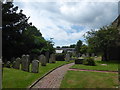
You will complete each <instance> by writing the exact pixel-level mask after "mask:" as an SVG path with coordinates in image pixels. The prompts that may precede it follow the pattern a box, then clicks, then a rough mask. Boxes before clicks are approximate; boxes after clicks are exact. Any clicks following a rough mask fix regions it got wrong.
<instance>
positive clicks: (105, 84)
mask: <svg viewBox="0 0 120 90" xmlns="http://www.w3.org/2000/svg"><path fill="white" fill-rule="evenodd" d="M117 86H118V74H116V73H102V72H87V71H68V72H67V74H66V75H65V77H64V79H63V80H62V83H61V86H60V88H116V87H117Z"/></svg>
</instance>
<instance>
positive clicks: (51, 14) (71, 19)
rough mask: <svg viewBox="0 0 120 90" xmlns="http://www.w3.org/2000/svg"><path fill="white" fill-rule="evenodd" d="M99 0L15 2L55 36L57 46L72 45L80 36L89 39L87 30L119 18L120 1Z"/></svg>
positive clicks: (47, 35)
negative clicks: (119, 4)
mask: <svg viewBox="0 0 120 90" xmlns="http://www.w3.org/2000/svg"><path fill="white" fill-rule="evenodd" d="M99 1H100V0H97V1H93V2H91V1H89V0H85V1H82V0H81V1H75V2H74V0H73V1H69V2H68V1H63V0H61V1H60V0H56V1H54V0H53V1H50V0H48V1H47V0H45V1H44V2H43V1H41V0H33V1H30V0H19V1H18V2H14V4H15V6H18V7H19V9H22V10H23V13H24V14H25V15H26V16H27V17H29V16H30V19H29V22H32V24H33V25H34V26H36V27H37V28H38V29H39V30H40V32H41V33H42V35H43V37H44V38H45V39H46V40H50V38H53V39H52V41H53V42H54V43H55V46H69V45H71V44H76V43H77V41H78V40H82V41H83V42H84V43H85V40H84V39H85V38H84V37H83V35H84V34H85V33H86V32H87V31H90V30H91V29H93V30H98V29H99V28H100V27H102V26H105V25H110V24H111V23H112V22H113V21H114V20H115V19H116V18H117V16H118V2H117V1H111V2H110V1H109V2H108V1H107V2H105V0H104V2H103V1H100V2H99Z"/></svg>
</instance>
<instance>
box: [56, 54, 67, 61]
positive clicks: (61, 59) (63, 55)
mask: <svg viewBox="0 0 120 90" xmlns="http://www.w3.org/2000/svg"><path fill="white" fill-rule="evenodd" d="M55 56H56V61H65V54H64V53H57V54H55Z"/></svg>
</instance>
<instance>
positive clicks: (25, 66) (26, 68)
mask: <svg viewBox="0 0 120 90" xmlns="http://www.w3.org/2000/svg"><path fill="white" fill-rule="evenodd" d="M21 60H22V63H21V69H22V70H23V71H27V72H29V59H28V56H27V55H22V58H21Z"/></svg>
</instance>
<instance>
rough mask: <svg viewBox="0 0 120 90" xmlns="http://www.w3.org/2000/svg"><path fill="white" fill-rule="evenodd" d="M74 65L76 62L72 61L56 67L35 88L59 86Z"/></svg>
mask: <svg viewBox="0 0 120 90" xmlns="http://www.w3.org/2000/svg"><path fill="white" fill-rule="evenodd" d="M72 65H74V63H70V64H67V65H64V66H62V67H59V68H57V69H55V70H54V71H52V72H51V73H50V74H48V75H47V76H45V77H44V78H43V79H41V80H40V81H39V82H38V83H37V84H36V85H35V86H34V87H33V88H59V87H60V84H61V81H62V79H63V77H64V75H65V73H66V72H67V70H68V69H69V67H71V66H72Z"/></svg>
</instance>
